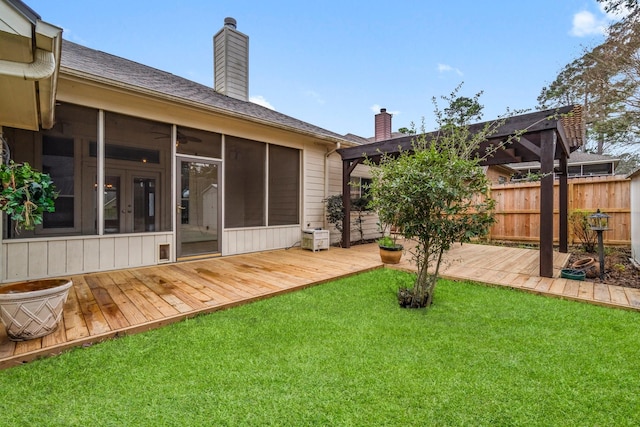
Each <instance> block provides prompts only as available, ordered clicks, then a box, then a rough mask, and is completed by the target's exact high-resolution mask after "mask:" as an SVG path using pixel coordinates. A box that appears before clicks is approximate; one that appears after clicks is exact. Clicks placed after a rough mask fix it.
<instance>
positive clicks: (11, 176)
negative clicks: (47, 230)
mask: <svg viewBox="0 0 640 427" xmlns="http://www.w3.org/2000/svg"><path fill="white" fill-rule="evenodd" d="M0 181H1V182H2V192H1V193H0V210H2V211H4V212H6V213H7V215H8V216H9V218H11V219H12V220H13V221H15V222H16V230H19V229H20V228H24V229H26V230H33V229H34V228H35V226H36V225H38V224H42V216H43V214H44V212H53V211H54V209H55V208H54V200H55V199H56V197H58V193H56V191H55V186H54V185H53V181H51V177H50V176H49V175H47V174H45V173H42V172H38V171H36V170H34V169H32V168H31V166H30V165H29V163H15V162H13V161H11V162H10V163H9V164H8V165H5V164H3V165H0Z"/></svg>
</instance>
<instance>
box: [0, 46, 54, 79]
mask: <svg viewBox="0 0 640 427" xmlns="http://www.w3.org/2000/svg"><path fill="white" fill-rule="evenodd" d="M34 59H35V60H34V61H33V62H30V63H24V62H14V61H6V60H0V75H3V76H8V77H18V78H21V79H23V80H44V79H48V78H50V77H51V76H53V73H54V72H55V71H56V60H55V57H54V55H53V52H47V51H46V50H43V49H36V52H35V55H34Z"/></svg>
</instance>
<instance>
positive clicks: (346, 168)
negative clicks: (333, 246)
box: [342, 160, 353, 248]
mask: <svg viewBox="0 0 640 427" xmlns="http://www.w3.org/2000/svg"><path fill="white" fill-rule="evenodd" d="M352 170H353V168H352V167H351V162H350V161H349V160H343V161H342V208H343V209H344V219H343V220H342V247H343V248H350V247H351V187H350V186H349V183H350V182H351V171H352Z"/></svg>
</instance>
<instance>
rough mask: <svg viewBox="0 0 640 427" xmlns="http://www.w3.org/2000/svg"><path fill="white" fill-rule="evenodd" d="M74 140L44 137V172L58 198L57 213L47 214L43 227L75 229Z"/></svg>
mask: <svg viewBox="0 0 640 427" xmlns="http://www.w3.org/2000/svg"><path fill="white" fill-rule="evenodd" d="M74 157H75V150H74V141H73V138H56V137H52V136H48V135H44V136H43V137H42V171H43V172H44V173H47V174H49V176H51V179H52V180H53V182H54V185H55V186H56V190H57V192H58V198H57V199H56V200H55V202H54V206H55V211H54V212H51V213H49V212H45V213H44V215H43V220H42V227H43V228H45V229H47V228H48V229H52V228H73V227H74V226H75V209H74V206H75V203H74V200H75V179H74V178H75V167H74V164H75V162H74Z"/></svg>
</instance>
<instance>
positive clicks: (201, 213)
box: [176, 157, 222, 258]
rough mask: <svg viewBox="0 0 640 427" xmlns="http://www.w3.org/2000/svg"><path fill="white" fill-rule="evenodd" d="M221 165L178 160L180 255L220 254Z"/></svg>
mask: <svg viewBox="0 0 640 427" xmlns="http://www.w3.org/2000/svg"><path fill="white" fill-rule="evenodd" d="M221 164H222V163H221V162H219V161H215V160H208V159H207V160H204V159H193V158H183V157H178V159H177V167H178V174H177V177H178V185H177V191H178V194H177V202H178V216H177V221H176V223H177V227H176V228H177V230H176V231H177V240H178V243H177V245H176V247H177V255H178V257H179V258H180V257H182V258H184V257H188V256H195V255H206V254H216V253H220V251H221V250H220V230H221V198H222V193H221V188H220V186H219V184H220V176H221Z"/></svg>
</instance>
